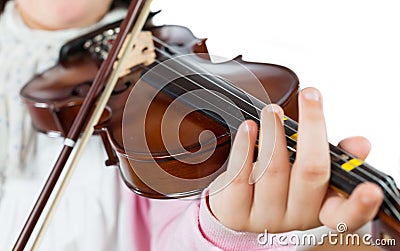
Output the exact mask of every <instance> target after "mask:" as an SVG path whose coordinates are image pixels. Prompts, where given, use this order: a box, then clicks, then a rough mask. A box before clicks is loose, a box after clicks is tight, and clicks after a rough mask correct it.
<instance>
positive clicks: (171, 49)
mask: <svg viewBox="0 0 400 251" xmlns="http://www.w3.org/2000/svg"><path fill="white" fill-rule="evenodd" d="M154 40H155V41H156V42H158V43H160V44H161V45H162V46H164V47H167V48H168V49H169V50H170V51H174V50H175V49H174V48H172V47H170V46H169V45H168V44H165V43H164V42H163V41H161V40H159V39H158V38H154ZM157 50H158V51H159V52H160V53H162V54H164V56H166V57H168V58H170V59H171V60H174V61H176V62H178V63H180V62H179V60H178V59H179V58H172V57H171V56H170V55H168V54H166V53H165V52H164V51H161V50H159V49H157ZM175 53H179V52H177V51H176V50H175ZM185 63H186V64H187V62H185ZM180 64H181V65H182V66H184V67H186V68H188V69H190V68H189V67H187V65H186V64H182V63H180ZM200 67H201V66H200ZM191 70H193V69H191ZM202 70H204V71H207V70H206V69H204V68H203V69H202ZM178 74H179V73H178ZM210 74H211V73H210ZM181 75H182V74H181ZM201 77H203V78H204V79H206V80H208V81H209V82H211V83H214V84H215V85H216V86H218V87H220V88H221V89H223V90H224V91H226V92H229V93H230V94H232V95H233V96H235V97H236V98H238V99H239V100H241V101H242V102H244V103H247V104H248V105H249V106H251V107H253V108H255V109H256V110H258V111H261V109H260V108H258V107H255V106H254V105H253V104H251V103H249V102H248V101H247V100H244V99H243V98H241V97H240V96H237V95H236V94H235V93H232V92H231V91H229V90H227V89H226V88H224V87H223V86H221V85H218V84H217V83H216V82H215V81H213V80H211V79H209V78H208V77H206V76H204V75H201ZM187 79H188V78H187ZM188 80H189V81H191V82H193V81H192V80H191V79H188ZM194 84H197V83H194ZM224 84H228V85H230V86H231V87H232V88H235V89H237V90H238V91H241V90H240V89H238V88H237V87H236V86H234V85H232V84H231V83H229V82H227V81H225V82H224ZM197 85H198V84H197ZM198 86H199V85H198ZM199 87H200V88H202V89H206V88H204V87H203V86H199ZM186 91H187V90H186ZM246 95H248V96H250V97H251V98H252V99H254V100H255V99H256V98H255V97H253V96H251V95H250V94H248V93H246ZM221 99H222V98H221ZM224 101H225V102H227V103H228V104H230V105H232V104H231V103H230V102H228V101H226V100H224ZM239 109H240V110H241V111H242V112H244V113H246V114H248V115H250V116H251V117H253V118H254V119H255V120H258V118H257V117H254V116H253V115H252V114H250V113H248V112H247V111H245V110H243V109H241V108H239ZM236 119H237V118H236ZM286 119H289V118H288V117H286ZM292 122H294V121H292ZM285 126H287V125H285ZM289 128H290V127H289ZM290 129H292V130H294V131H296V130H295V129H293V128H290ZM331 153H332V155H334V156H335V157H337V158H339V159H341V160H342V161H344V162H346V159H344V158H343V157H342V156H341V155H337V154H336V153H335V152H332V151H331ZM360 172H362V173H364V174H365V175H367V176H369V177H370V178H371V179H373V180H375V181H376V182H378V183H380V184H381V185H382V187H383V188H384V189H385V190H388V189H389V187H387V184H386V183H384V182H382V180H381V179H380V178H379V177H375V175H373V174H371V173H368V172H366V170H363V169H360ZM351 174H352V173H351ZM383 176H385V175H383ZM390 184H391V185H393V183H392V182H390ZM388 191H389V192H393V187H392V188H390V189H389V190H388ZM396 191H397V190H396ZM392 195H393V194H392ZM393 197H394V198H397V197H396V196H393ZM398 202H399V204H400V200H399V201H398Z"/></svg>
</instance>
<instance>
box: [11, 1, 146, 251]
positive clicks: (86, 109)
mask: <svg viewBox="0 0 400 251" xmlns="http://www.w3.org/2000/svg"><path fill="white" fill-rule="evenodd" d="M150 4H151V0H136V1H132V2H131V3H130V5H129V9H128V13H127V16H126V18H125V19H124V21H123V22H122V24H121V29H120V32H119V33H118V36H117V38H116V40H115V41H114V44H113V46H112V48H111V50H110V53H109V56H108V57H107V59H106V61H105V62H104V63H103V64H102V65H101V67H100V70H99V72H98V73H97V75H96V78H95V79H94V82H93V85H92V87H91V88H90V90H89V92H88V95H87V96H86V98H85V100H84V102H83V104H82V107H81V109H80V110H79V112H78V115H77V116H76V119H75V120H74V123H73V125H72V127H71V129H70V130H69V132H68V134H67V137H66V138H65V140H64V145H63V148H62V150H61V153H60V155H59V157H58V159H57V161H56V163H55V164H54V167H53V169H52V171H51V173H50V175H49V177H48V179H47V180H46V183H45V185H44V186H43V188H42V191H41V193H40V195H39V197H38V199H37V201H36V203H35V205H34V207H33V209H32V211H31V213H30V215H29V217H28V219H27V220H26V222H25V225H24V227H23V229H22V231H21V233H20V235H19V237H18V239H17V241H16V243H15V245H14V247H13V250H14V251H16V250H23V249H24V248H25V246H26V244H27V242H28V240H29V238H30V236H31V235H32V232H33V230H34V228H35V226H36V224H37V222H38V220H39V218H40V216H41V214H42V212H43V209H44V208H45V206H46V203H47V202H48V200H49V197H50V195H51V193H52V192H53V190H54V187H55V185H56V184H57V181H58V179H59V177H60V175H61V172H62V171H63V169H64V167H65V166H66V163H67V161H68V160H69V159H70V156H71V153H72V150H73V149H74V148H75V147H76V154H75V155H74V156H73V159H72V161H71V162H70V164H69V166H68V170H67V172H66V175H65V176H64V179H63V181H62V184H61V185H60V188H59V190H58V192H57V194H56V196H55V198H54V200H53V203H52V205H51V206H50V208H49V212H48V214H47V216H46V218H45V220H44V223H43V224H42V227H41V229H40V230H39V233H38V235H37V237H36V240H35V242H34V245H33V247H32V249H35V248H37V246H38V245H39V242H40V239H41V236H42V235H43V233H44V231H45V229H46V226H47V225H48V223H49V221H50V218H51V216H52V214H53V212H54V210H55V208H56V206H57V204H58V202H59V200H60V197H61V195H62V193H63V191H64V190H65V188H66V186H67V184H68V181H69V180H70V178H71V176H72V173H73V170H74V167H75V166H76V164H77V162H78V161H79V158H80V156H81V154H82V152H83V150H84V148H85V146H86V144H87V142H88V140H89V138H90V137H91V136H92V134H93V132H94V126H95V125H96V124H97V123H98V121H99V119H100V117H101V114H102V112H103V110H104V108H105V106H106V104H107V102H108V100H109V97H110V95H111V93H112V90H113V89H114V87H115V84H116V83H117V80H118V78H119V76H120V74H121V73H122V72H123V71H124V70H125V69H124V66H125V65H126V62H127V58H128V51H129V49H130V48H132V47H133V45H134V42H135V40H136V39H137V37H138V35H139V32H140V31H141V30H142V28H143V26H144V24H145V22H146V20H147V16H148V15H149V13H150ZM114 67H115V69H114ZM106 81H107V84H106V85H105V84H104V83H105V82H106ZM103 88H104V91H103V92H102V94H101V96H100V97H99V98H97V97H98V94H99V93H100V91H101V90H102V89H103ZM87 118H89V119H87ZM85 125H86V126H85ZM83 128H84V130H82V129H83ZM82 132H83V133H82ZM80 136H81V138H80V140H79V141H78V139H79V137H80Z"/></svg>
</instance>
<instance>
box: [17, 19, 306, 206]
mask: <svg viewBox="0 0 400 251" xmlns="http://www.w3.org/2000/svg"><path fill="white" fill-rule="evenodd" d="M147 29H148V30H149V31H151V32H152V34H153V36H154V37H155V41H156V42H155V44H156V47H157V50H156V51H157V60H158V61H165V60H171V58H173V57H177V58H179V55H176V54H181V55H186V54H189V53H196V54H197V55H196V54H195V55H193V56H191V57H190V61H192V62H191V63H192V64H196V65H201V67H202V68H196V69H191V71H193V72H195V71H196V72H199V73H198V77H199V76H200V77H199V78H200V80H201V81H202V82H203V83H202V85H203V86H206V85H207V84H208V85H209V83H210V82H211V83H212V82H213V81H216V80H215V79H214V80H210V79H204V77H202V76H201V72H200V71H201V70H200V69H206V70H205V72H204V73H203V74H209V75H210V74H212V75H214V76H219V77H222V78H225V79H229V80H232V81H233V82H234V83H235V84H236V85H237V87H239V88H241V89H243V90H245V91H247V92H249V93H251V94H252V95H254V96H255V97H258V98H261V100H264V102H266V103H269V102H270V101H272V102H273V103H278V104H280V105H282V106H283V107H284V108H285V111H286V113H287V114H288V115H289V116H291V117H293V118H297V92H298V86H299V82H298V79H297V76H296V75H295V74H294V73H293V72H292V71H291V70H289V69H287V68H285V67H282V66H278V65H272V64H262V63H251V62H245V61H243V60H242V59H241V58H236V59H234V60H230V61H227V62H224V63H218V64H214V63H212V62H211V61H210V60H209V59H208V58H207V48H206V46H205V44H204V40H200V39H198V38H196V37H194V36H193V34H192V33H191V32H190V30H188V29H187V28H185V27H182V26H173V25H167V26H160V27H158V26H157V27H151V26H149V25H147ZM107 30H108V29H105V30H103V31H101V32H102V33H103V32H105V31H107ZM92 38H93V35H92ZM79 39H82V38H79ZM79 39H78V40H79ZM103 39H106V38H103ZM161 41H162V42H161ZM75 42H76V41H73V42H72V44H74V43H75ZM66 54H67V53H66ZM71 58H72V59H71V60H67V59H66V60H65V61H66V62H64V63H63V64H59V65H57V66H55V67H54V68H52V69H50V70H49V71H47V72H45V73H44V74H42V75H39V76H37V78H35V79H34V80H32V81H31V82H30V83H29V84H27V85H26V86H25V87H24V88H23V90H22V91H21V95H22V97H23V99H24V100H25V102H26V103H27V104H28V107H29V110H30V112H31V115H32V119H33V123H34V126H35V127H36V128H37V129H38V130H39V131H42V132H48V133H51V134H54V133H56V134H61V135H66V133H67V131H68V130H69V126H70V125H71V123H72V121H73V119H74V118H75V116H76V112H77V111H78V109H79V107H80V105H81V104H82V99H83V98H84V96H85V92H87V89H88V88H89V87H90V82H91V80H92V79H93V78H94V76H95V74H96V71H97V65H98V61H97V60H96V59H94V58H93V54H92V55H88V54H85V53H81V55H80V56H78V57H76V56H72V55H71ZM172 60H174V59H172ZM243 66H244V67H243ZM150 67H154V65H153V66H149V67H143V66H140V67H134V68H132V69H131V72H130V73H129V74H128V75H125V76H123V77H121V78H120V80H119V82H118V84H117V87H116V90H115V91H114V94H113V95H112V97H111V99H110V101H109V104H108V106H107V109H106V110H105V111H104V113H103V116H102V120H101V122H100V123H99V125H98V126H97V127H96V131H97V132H98V133H100V134H101V135H102V137H103V139H104V143H105V145H106V149H108V155H109V160H108V161H107V164H114V165H115V164H118V163H119V166H120V168H121V173H122V175H123V178H124V181H125V183H126V184H127V185H128V187H129V188H131V189H132V190H133V191H135V192H136V193H139V194H142V195H145V196H147V197H155V198H163V197H169V196H172V197H182V196H189V195H194V194H198V193H199V192H200V191H201V190H202V189H203V188H205V187H206V186H207V185H208V184H209V183H210V182H211V181H212V180H213V179H214V178H215V177H216V175H218V174H219V173H221V172H222V171H223V170H224V162H225V161H226V159H227V156H228V153H229V149H230V140H231V137H232V135H231V132H230V131H229V130H228V127H227V126H226V125H224V123H223V122H218V121H214V120H213V119H211V118H209V117H207V116H205V115H204V114H202V113H201V112H198V111H194V112H192V113H190V114H188V115H187V116H186V115H184V114H179V113H180V111H177V112H175V113H174V115H172V117H174V118H177V117H178V118H181V119H182V121H180V122H179V125H177V126H178V127H177V128H175V127H171V128H170V129H171V130H179V140H181V142H180V143H181V144H182V145H183V149H181V150H182V151H181V152H176V151H175V152H174V153H171V152H169V151H168V150H167V149H166V146H165V143H164V142H163V138H162V135H161V131H162V123H167V124H169V125H172V124H173V123H175V122H174V121H172V120H171V121H166V120H164V121H163V116H164V113H165V111H166V109H167V108H168V106H170V105H171V102H172V101H173V99H172V98H171V97H170V96H169V95H168V94H165V92H166V90H169V89H171V90H170V91H172V90H173V88H174V87H173V85H174V83H175V84H177V85H179V86H182V87H185V88H189V89H190V90H191V91H193V90H194V87H193V86H191V85H190V82H191V81H192V79H191V76H189V77H186V76H183V75H182V76H179V78H178V79H176V80H175V81H174V82H173V83H172V84H170V85H168V86H166V87H165V88H164V90H163V91H162V92H160V93H159V94H157V95H156V97H153V96H152V95H153V94H155V90H156V89H155V88H154V84H155V82H156V81H158V80H159V79H157V77H156V76H155V75H153V76H148V77H147V79H146V80H145V81H147V82H148V83H143V82H141V83H140V84H141V86H140V88H139V87H138V86H135V85H137V82H138V80H139V78H140V77H141V76H142V75H143V74H146V71H148V70H149V68H150ZM185 67H186V66H185ZM188 67H193V66H188ZM178 70H181V71H185V70H187V69H178ZM152 71H154V69H152ZM203 71H204V70H203ZM248 71H249V72H248ZM253 74H254V75H253ZM147 75H151V74H147ZM254 76H255V77H256V78H257V83H256V84H259V83H258V80H259V81H260V83H261V86H260V85H258V86H257V85H256V84H255V85H251V84H250V83H251V82H254V80H253V79H252V78H254ZM208 77H209V76H208ZM133 87H135V92H136V93H135V94H132V89H133ZM260 87H261V88H262V89H260ZM207 88H208V87H207ZM216 91H223V90H216ZM265 91H266V92H267V93H268V96H267V95H265ZM263 93H264V96H262V94H263ZM129 95H131V96H132V95H133V96H134V97H129ZM129 98H130V101H128V99H129ZM269 99H271V100H269ZM150 103H151V106H150V107H149V110H148V111H146V112H145V113H143V112H142V110H143V108H144V106H145V105H146V104H150ZM217 105H223V104H217ZM225 109H229V107H228V108H225V107H222V110H225ZM200 110H201V109H200ZM256 115H257V114H256ZM145 120H146V122H145V126H144V127H143V122H144V121H145ZM44 123H45V124H44ZM123 127H124V128H123ZM123 130H125V131H127V132H129V135H128V136H126V137H124V135H123V134H124V132H123ZM205 130H210V131H211V132H213V134H214V135H215V137H216V139H217V145H216V148H215V152H214V153H210V151H214V148H213V147H210V148H208V149H207V147H203V148H202V150H201V151H199V150H200V148H201V144H200V143H199V137H200V134H201V133H202V132H203V131H205ZM143 132H144V133H145V138H144V140H145V141H146V142H143V141H141V139H143V136H142V134H143ZM171 133H172V132H167V133H166V134H171ZM213 137H214V136H213ZM213 137H210V138H203V139H202V140H203V141H204V142H208V141H209V142H211V140H212V139H213ZM176 143H178V142H176ZM111 148H112V149H114V151H111V150H110V149H111ZM147 148H148V149H147ZM175 148H178V145H177V146H175ZM169 150H170V149H169ZM186 150H188V151H186ZM114 152H115V153H116V156H114ZM194 152H196V154H193V153H194ZM207 154H211V155H210V156H209V158H208V159H207V160H206V161H203V162H202V163H199V162H198V161H195V164H185V163H182V162H181V161H179V159H176V156H179V158H180V159H182V158H183V159H185V158H186V161H185V162H186V163H188V162H190V158H199V156H201V155H207ZM116 157H118V159H117V158H116ZM159 167H161V169H162V170H164V171H165V172H167V173H168V174H170V175H171V177H172V179H169V180H168V179H166V176H165V175H164V173H163V172H161V173H159V170H158V168H159ZM151 170H155V171H151ZM179 180H183V181H182V183H181V182H179ZM149 183H151V185H150V184H149ZM158 183H159V185H157V184H158ZM153 188H156V190H159V191H155V190H154V189H153Z"/></svg>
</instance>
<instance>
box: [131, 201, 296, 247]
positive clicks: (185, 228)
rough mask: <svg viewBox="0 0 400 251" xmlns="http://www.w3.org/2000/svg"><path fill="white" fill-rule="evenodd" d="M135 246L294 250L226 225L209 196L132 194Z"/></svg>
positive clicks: (133, 239)
mask: <svg viewBox="0 0 400 251" xmlns="http://www.w3.org/2000/svg"><path fill="white" fill-rule="evenodd" d="M132 226H133V229H132V230H133V234H132V236H133V238H132V241H133V243H132V245H133V247H134V248H133V250H135V251H136V250H140V251H143V250H295V249H296V247H294V246H277V245H273V246H271V245H268V244H267V245H265V246H263V245H261V244H259V242H258V236H259V234H257V233H248V232H237V231H233V230H231V229H228V228H226V227H225V226H223V225H222V224H221V223H220V222H219V221H218V220H217V219H216V218H215V217H214V216H213V215H212V214H211V212H210V210H209V209H208V206H207V203H206V199H204V198H202V199H194V200H190V199H182V200H155V199H147V198H144V197H141V196H138V195H133V224H132Z"/></svg>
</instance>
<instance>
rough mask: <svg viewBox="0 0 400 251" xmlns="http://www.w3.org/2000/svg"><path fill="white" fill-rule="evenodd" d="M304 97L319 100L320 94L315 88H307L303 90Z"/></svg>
mask: <svg viewBox="0 0 400 251" xmlns="http://www.w3.org/2000/svg"><path fill="white" fill-rule="evenodd" d="M303 96H304V98H306V99H308V100H312V101H319V100H320V99H321V94H320V93H319V91H318V90H317V89H314V88H308V89H305V90H304V91H303Z"/></svg>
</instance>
